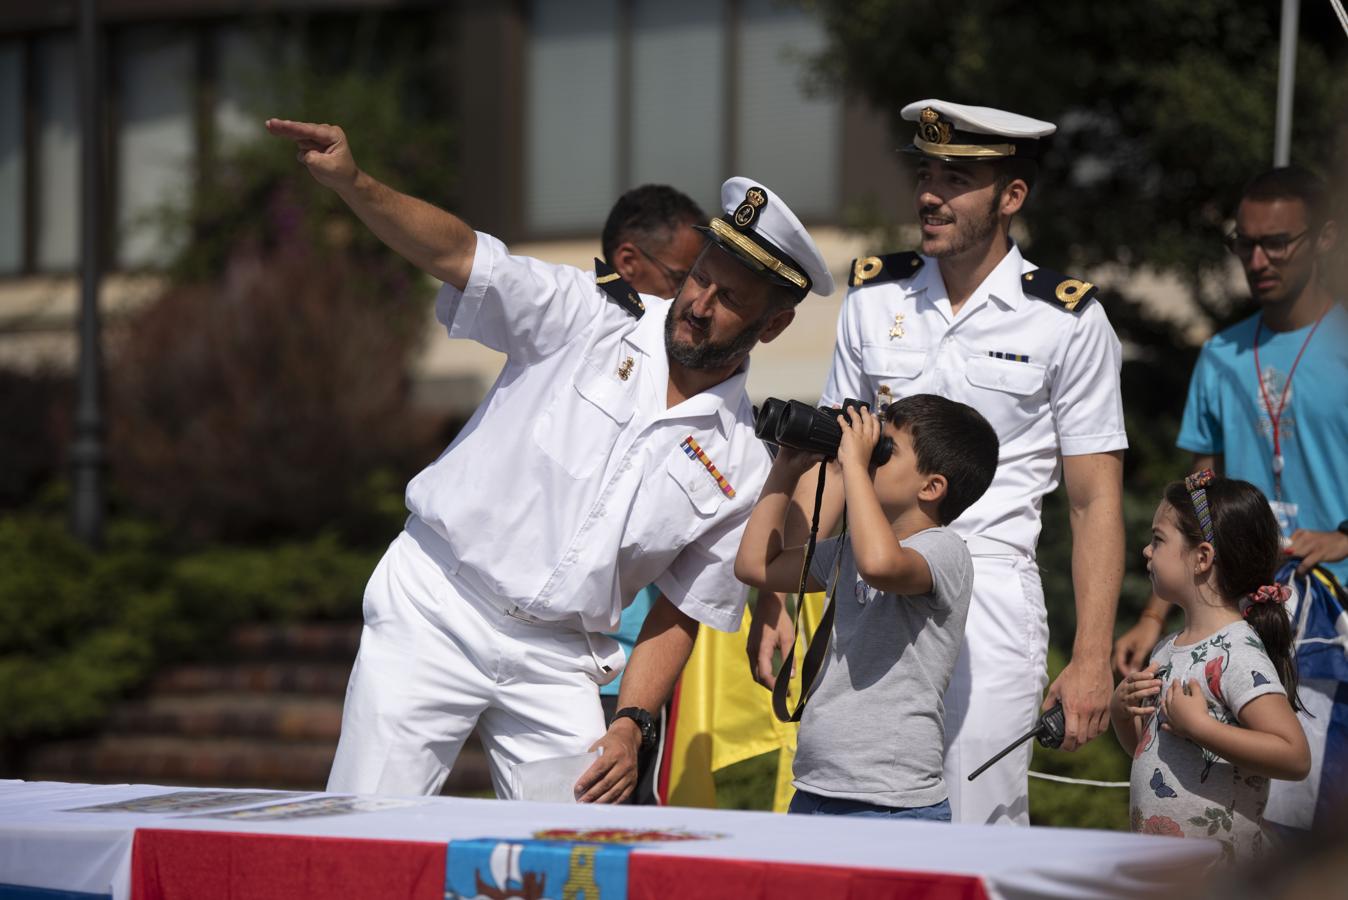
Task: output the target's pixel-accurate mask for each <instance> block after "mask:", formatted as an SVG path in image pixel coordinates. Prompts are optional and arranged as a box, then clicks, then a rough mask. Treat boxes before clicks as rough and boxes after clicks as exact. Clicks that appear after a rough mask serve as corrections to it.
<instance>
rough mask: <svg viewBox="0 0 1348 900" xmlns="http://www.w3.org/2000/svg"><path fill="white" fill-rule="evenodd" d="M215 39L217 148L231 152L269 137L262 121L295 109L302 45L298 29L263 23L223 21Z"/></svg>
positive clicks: (297, 104) (213, 37) (290, 113)
mask: <svg viewBox="0 0 1348 900" xmlns="http://www.w3.org/2000/svg"><path fill="white" fill-rule="evenodd" d="M212 40H213V41H214V42H215V58H216V86H215V87H216V92H215V133H216V140H217V145H218V148H219V149H222V150H225V151H229V150H232V149H236V148H238V147H239V146H240V145H241V144H246V143H248V142H250V141H256V140H259V139H261V138H263V137H265V136H266V130H265V129H264V128H263V125H262V123H263V121H265V119H266V118H267V116H276V115H279V116H286V115H293V114H294V113H293V110H295V109H296V108H297V107H298V106H299V92H300V91H301V86H300V85H299V84H298V83H297V82H298V80H299V77H298V76H300V73H301V72H302V70H303V58H304V53H303V45H302V44H301V43H300V41H299V39H298V33H297V32H295V31H279V30H277V29H276V28H275V27H269V26H267V25H265V24H262V23H254V24H247V25H222V26H221V27H220V28H218V29H215V30H214V32H213V33H212ZM288 111H289V112H288Z"/></svg>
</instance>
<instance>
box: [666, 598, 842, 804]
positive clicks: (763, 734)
mask: <svg viewBox="0 0 1348 900" xmlns="http://www.w3.org/2000/svg"><path fill="white" fill-rule="evenodd" d="M823 607H824V595H823V594H808V595H807V596H806V598H805V606H804V608H803V609H802V610H801V615H800V634H798V635H797V636H796V660H797V664H796V669H797V673H799V670H800V660H802V659H803V658H804V655H805V648H806V646H808V644H809V640H810V636H811V635H813V634H814V631H815V628H816V627H818V624H819V618H820V616H821V615H822V614H823ZM749 621H750V620H749V611H748V610H747V609H746V610H745V612H744V619H743V621H742V622H741V623H740V630H739V631H738V632H736V633H734V634H731V633H727V632H722V631H713V630H711V629H709V628H703V629H701V630H700V631H699V633H698V638H697V643H696V644H694V646H693V653H692V656H691V657H690V658H689V660H688V665H687V666H686V667H685V668H684V670H683V675H682V677H681V678H680V679H679V685H678V688H677V689H676V692H675V700H674V703H673V705H672V707H671V710H670V724H669V734H668V735H667V737H666V740H665V756H666V758H665V760H664V763H663V765H662V771H661V777H660V794H661V796H662V797H663V798H665V802H666V803H668V804H670V805H672V806H702V807H711V808H714V807H715V806H716V782H715V780H714V779H713V776H712V773H714V772H717V771H719V770H720V769H724V768H725V767H726V766H732V765H734V764H735V763H738V762H743V761H744V760H746V759H752V758H753V757H755V756H762V755H763V754H765V753H772V752H774V751H776V752H777V753H778V759H779V763H778V773H777V786H776V791H775V795H774V798H773V809H775V810H777V811H778V812H785V810H786V806H787V804H789V803H790V802H791V794H792V793H793V789H792V787H791V761H792V759H793V758H794V756H795V750H796V726H795V725H794V724H792V723H784V722H779V721H777V717H776V716H774V715H773V714H772V693H771V692H770V691H768V690H766V689H764V688H763V687H762V686H761V685H759V684H758V683H757V682H755V681H754V680H753V676H752V674H751V672H750V670H749V660H748V656H747V655H746V654H745V643H746V641H747V640H748V636H749ZM799 680H800V676H799V674H797V675H795V677H794V678H793V681H794V682H795V683H794V684H793V685H792V696H793V697H798V696H800V684H799Z"/></svg>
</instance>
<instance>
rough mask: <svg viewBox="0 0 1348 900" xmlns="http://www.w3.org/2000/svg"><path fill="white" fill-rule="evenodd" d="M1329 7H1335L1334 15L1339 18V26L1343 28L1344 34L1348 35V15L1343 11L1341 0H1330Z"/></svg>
mask: <svg viewBox="0 0 1348 900" xmlns="http://www.w3.org/2000/svg"><path fill="white" fill-rule="evenodd" d="M1329 5H1330V6H1332V7H1334V14H1335V15H1337V16H1338V17H1339V24H1340V25H1342V26H1343V33H1344V34H1348V13H1346V12H1344V11H1343V4H1342V3H1340V2H1339V0H1329Z"/></svg>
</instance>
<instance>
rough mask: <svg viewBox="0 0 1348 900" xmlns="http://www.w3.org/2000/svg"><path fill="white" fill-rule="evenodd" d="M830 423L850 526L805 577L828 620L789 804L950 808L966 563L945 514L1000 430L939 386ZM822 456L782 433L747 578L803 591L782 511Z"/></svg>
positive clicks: (897, 813) (748, 543) (974, 484)
mask: <svg viewBox="0 0 1348 900" xmlns="http://www.w3.org/2000/svg"><path fill="white" fill-rule="evenodd" d="M837 424H838V426H839V427H840V429H841V435H840V437H839V439H838V443H837V445H836V453H835V454H834V455H836V458H837V462H838V465H839V466H840V467H841V470H842V481H843V492H844V494H845V497H846V502H847V514H846V525H845V529H844V532H843V534H842V535H841V536H839V537H835V538H831V539H829V540H825V541H822V542H820V544H819V545H818V547H817V548H816V551H815V553H814V555H813V559H812V560H810V563H809V573H808V578H807V579H806V587H807V589H808V590H811V591H819V590H824V589H825V588H826V587H827V588H829V589H830V593H831V601H830V602H831V603H832V605H833V623H832V626H831V629H830V633H829V634H828V635H827V637H826V639H827V640H829V642H830V645H829V647H828V653H827V657H826V659H825V661H824V663H823V667H822V670H821V671H820V675H819V678H818V679H817V681H816V683H815V685H814V686H813V690H812V691H811V692H810V693H809V694H808V697H807V699H808V701H809V704H808V706H807V707H806V708H805V710H804V714H803V718H802V719H801V727H800V734H799V738H798V748H797V751H796V759H795V764H794V766H793V774H794V776H795V777H794V780H793V782H792V783H793V784H794V785H795V787H796V795H795V797H794V799H793V800H792V801H791V812H794V813H829V814H842V815H862V816H891V817H901V818H916V819H935V820H940V821H949V820H950V806H949V803H948V800H947V791H946V786H945V783H944V781H943V779H942V775H941V769H942V753H943V747H944V722H943V719H944V708H943V704H942V695H943V694H944V693H945V689H946V686H947V684H948V683H949V681H950V676H951V673H952V672H953V671H954V668H955V660H956V657H957V656H958V654H959V649H960V644H961V642H962V641H963V637H964V622H965V618H966V616H967V615H968V611H969V598H970V595H971V591H972V584H973V563H972V560H971V558H970V556H969V551H968V549H967V548H966V547H965V545H964V541H963V539H961V538H960V537H959V536H958V535H957V534H955V533H954V532H953V531H951V530H950V529H949V528H948V527H946V526H947V525H949V523H950V522H951V521H953V520H954V519H955V518H956V517H958V516H959V514H960V513H962V512H963V511H964V510H965V509H966V508H968V507H969V506H970V505H971V504H972V503H974V501H976V500H977V499H978V498H979V497H980V496H982V494H983V492H984V491H985V490H986V489H987V487H988V485H989V484H990V483H991V481H992V475H993V472H994V470H995V469H996V467H997V449H998V441H997V435H996V432H995V431H994V430H993V428H992V426H991V425H989V424H988V422H987V420H985V419H984V418H983V417H982V416H981V415H980V414H979V413H978V412H977V411H976V410H974V409H973V408H972V407H970V406H967V405H965V404H963V403H957V402H955V401H952V400H947V399H945V398H943V397H938V396H935V395H932V394H919V395H915V396H910V397H906V398H904V399H902V400H898V401H896V402H894V403H891V404H889V405H888V406H887V407H886V408H885V409H884V410H883V411H882V412H881V414H880V416H879V417H878V418H877V417H876V416H875V415H873V414H872V413H871V412H870V410H869V409H867V408H866V407H864V406H861V405H853V404H848V405H847V406H845V407H844V409H843V410H842V414H841V415H838V416H837ZM760 436H761V435H760ZM882 440H888V441H889V442H890V443H891V450H890V452H889V454H888V455H886V454H885V453H884V452H883V451H881V452H878V453H877V447H879V446H880V445H881V442H882ZM790 443H798V444H799V443H800V442H796V441H791V442H790ZM807 446H815V445H813V444H809V443H807ZM823 456H824V454H823V453H822V452H810V451H807V450H800V449H795V448H793V447H791V446H790V445H789V443H788V442H787V441H783V442H781V448H780V451H779V452H778V454H777V458H776V460H775V462H774V463H773V467H772V470H771V472H770V473H769V475H768V479H767V482H766V484H765V485H764V487H763V493H762V495H761V496H760V498H759V501H758V505H757V506H756V507H755V508H754V511H753V513H752V514H751V516H750V517H749V523H748V525H747V526H746V528H745V532H744V538H743V540H742V541H741V543H740V549H739V554H738V556H737V558H736V560H735V574H736V576H737V577H739V579H740V580H741V581H744V582H745V583H747V584H749V585H752V586H754V587H757V588H759V589H760V590H772V591H794V590H796V589H797V588H798V586H799V583H800V577H801V569H802V567H803V566H804V565H805V563H806V546H805V545H806V538H807V534H806V532H805V529H804V528H803V527H801V523H799V522H798V521H794V520H789V518H788V512H789V510H790V507H791V495H792V493H793V492H794V491H795V488H796V484H797V482H798V481H799V480H800V478H801V476H802V475H804V474H805V473H806V472H807V471H809V470H810V469H811V468H813V467H814V466H815V465H817V464H819V463H820V462H821V460H822V459H823ZM827 464H828V463H827V462H825V465H827Z"/></svg>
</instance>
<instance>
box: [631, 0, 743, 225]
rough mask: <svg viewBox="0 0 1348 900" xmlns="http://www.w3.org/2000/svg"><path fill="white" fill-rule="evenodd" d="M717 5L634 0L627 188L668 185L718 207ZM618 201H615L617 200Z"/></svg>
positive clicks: (721, 58) (723, 99)
mask: <svg viewBox="0 0 1348 900" xmlns="http://www.w3.org/2000/svg"><path fill="white" fill-rule="evenodd" d="M725 24H726V22H725V9H724V4H723V3H722V2H720V0H682V2H679V3H669V2H667V0H637V2H636V3H635V4H634V8H633V15H632V65H631V69H632V77H631V82H630V83H631V85H632V95H631V104H632V105H631V109H632V112H631V119H630V121H631V138H630V153H631V163H630V170H629V172H630V175H629V177H628V179H627V181H628V183H627V184H626V185H625V187H634V186H635V185H638V184H650V183H657V184H671V185H674V186H675V187H677V188H679V189H680V190H682V191H684V192H686V193H687V194H689V195H690V196H692V197H693V199H695V200H697V201H698V203H700V204H702V205H703V206H704V207H710V208H715V206H716V203H717V199H718V197H719V194H720V190H719V188H720V183H721V182H722V181H724V180H725V177H724V176H725V175H728V174H731V173H724V174H723V172H722V169H723V167H724V165H725V163H726V160H725V148H724V145H723V140H722V138H723V135H722V128H721V122H722V119H723V118H724V117H725V109H726V104H727V101H728V98H727V96H726V77H725V59H726V44H727V42H728V41H729V37H730V36H729V34H728V33H727V29H726V27H725ZM613 199H615V200H616V199H617V198H616V197H615V198H613Z"/></svg>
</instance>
